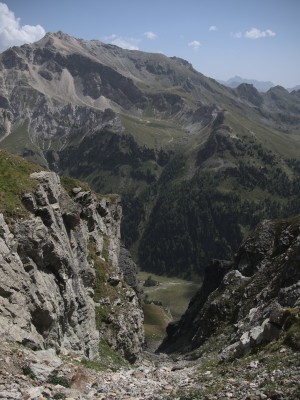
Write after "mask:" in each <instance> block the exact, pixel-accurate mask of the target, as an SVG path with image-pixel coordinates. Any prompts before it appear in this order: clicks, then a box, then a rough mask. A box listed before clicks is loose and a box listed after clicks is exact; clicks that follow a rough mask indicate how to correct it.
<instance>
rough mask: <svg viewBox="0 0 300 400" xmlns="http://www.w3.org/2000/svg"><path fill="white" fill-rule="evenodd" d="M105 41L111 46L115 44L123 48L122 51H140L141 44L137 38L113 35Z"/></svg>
mask: <svg viewBox="0 0 300 400" xmlns="http://www.w3.org/2000/svg"><path fill="white" fill-rule="evenodd" d="M104 40H105V41H106V42H108V43H110V44H114V45H115V46H119V47H122V49H128V50H138V49H139V48H138V44H139V43H140V41H141V40H140V39H135V38H123V37H122V36H117V35H115V34H112V35H110V36H107V37H105V38H104Z"/></svg>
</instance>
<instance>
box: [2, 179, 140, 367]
mask: <svg viewBox="0 0 300 400" xmlns="http://www.w3.org/2000/svg"><path fill="white" fill-rule="evenodd" d="M31 178H32V179H33V180H35V181H37V183H38V186H37V189H36V190H34V191H32V192H30V193H26V194H23V197H22V200H23V204H25V206H26V208H27V210H28V211H29V212H28V213H27V214H26V215H24V216H23V217H21V218H18V219H11V218H10V219H9V221H8V222H9V225H8V224H7V223H6V222H5V219H4V217H3V214H0V282H1V283H0V336H1V338H3V339H5V340H8V341H16V342H19V343H22V344H23V345H27V346H29V347H31V348H33V349H44V348H48V347H52V348H55V349H56V350H57V351H59V352H64V351H71V350H72V351H75V352H78V353H81V354H84V355H85V356H87V357H89V358H96V357H97V356H98V355H99V345H100V346H101V343H103V342H106V343H108V344H109V345H110V346H111V347H112V348H113V349H115V350H118V351H119V352H120V353H121V354H122V355H123V356H125V357H126V358H127V359H128V360H130V361H134V360H135V359H136V358H137V357H138V356H139V353H140V351H141V346H142V344H143V341H144V337H143V316H142V310H141V308H140V306H139V299H138V297H137V295H136V292H135V291H134V290H133V289H132V288H131V287H130V286H129V285H128V284H127V283H126V282H125V280H124V279H123V274H122V272H121V270H120V268H119V252H120V220H121V206H120V202H119V198H118V197H116V196H115V197H112V196H110V197H108V196H106V197H99V196H97V195H95V194H94V193H92V192H90V191H87V190H83V189H81V188H80V187H76V188H73V189H70V194H71V195H69V194H68V193H67V191H66V190H65V189H64V188H63V187H62V185H61V182H60V179H59V177H58V176H57V175H56V174H55V173H52V172H45V171H41V172H35V173H33V174H31Z"/></svg>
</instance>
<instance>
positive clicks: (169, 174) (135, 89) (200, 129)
mask: <svg viewBox="0 0 300 400" xmlns="http://www.w3.org/2000/svg"><path fill="white" fill-rule="evenodd" d="M0 73H1V82H0V96H1V97H0V116H1V117H0V140H1V146H2V147H4V148H6V149H8V150H10V151H13V152H16V153H18V154H20V155H22V156H25V157H27V158H28V159H30V160H33V161H37V162H39V163H40V164H42V165H44V166H46V167H50V168H52V169H54V170H55V171H57V172H59V173H63V174H67V175H71V176H73V177H76V178H79V179H81V180H87V181H88V182H89V183H90V184H91V185H92V187H93V188H94V189H95V190H97V191H98V192H104V193H111V192H119V193H120V194H121V195H122V198H123V203H124V219H123V227H122V232H123V237H124V240H125V242H126V244H127V245H128V246H130V247H131V250H132V251H133V254H134V257H135V259H136V260H137V261H138V262H139V264H140V266H141V267H142V268H145V269H146V270H149V271H151V270H153V271H154V272H158V273H171V274H172V273H175V272H174V271H176V274H180V275H188V274H190V275H192V274H193V273H197V274H199V273H200V274H202V273H203V269H204V266H205V264H206V263H207V262H208V260H209V259H210V258H211V256H212V255H213V254H218V256H219V257H221V258H222V257H225V256H226V257H228V256H229V253H231V252H233V251H234V250H235V249H236V248H237V245H238V243H239V241H241V240H242V238H243V236H244V235H245V233H246V232H247V231H248V230H249V229H250V228H251V227H253V226H254V225H255V223H256V222H258V220H259V219H260V218H261V217H277V216H278V217H282V216H288V214H290V215H291V214H292V213H297V212H299V211H300V209H299V206H298V205H297V201H296V197H297V194H298V192H297V190H298V189H297V187H298V186H297V182H298V181H297V174H298V172H297V171H298V160H299V150H300V141H299V137H300V136H299V132H300V118H299V110H300V97H299V95H298V92H293V93H288V92H287V91H285V90H284V89H283V88H282V89H280V88H279V87H274V88H271V89H270V90H269V91H268V92H267V93H265V94H263V93H259V92H258V91H257V90H256V89H255V88H254V87H253V86H251V85H249V84H242V85H240V86H239V87H238V88H236V89H230V88H226V87H224V86H222V85H221V84H219V83H218V82H216V81H215V80H213V79H211V78H207V77H205V76H204V75H202V74H201V73H199V72H197V71H196V70H194V69H193V67H192V66H191V65H190V64H189V63H188V62H186V61H184V60H181V59H178V58H176V57H171V58H169V57H166V56H164V55H162V54H153V53H150V54H148V53H144V52H141V51H134V50H124V49H121V48H118V47H117V46H113V45H107V44H103V43H101V42H98V41H84V40H81V39H75V38H72V37H70V36H69V35H66V34H63V33H62V32H58V33H56V34H55V33H49V34H47V35H46V36H45V37H44V38H43V39H41V40H40V41H39V42H36V43H34V44H32V45H23V46H21V47H14V48H11V49H9V50H7V51H6V52H3V53H2V54H1V55H0ZM275 170H276V171H279V172H278V173H277V174H278V176H279V177H280V182H281V186H280V189H279V188H276V185H275V180H276V178H275V173H274V171H275ZM201 187H202V189H201ZM169 193H173V198H171V197H170V196H169ZM284 193H285V194H284ZM286 193H290V196H289V198H288V199H287V198H286ZM205 197H206V198H210V199H211V201H212V205H211V206H209V205H208V206H207V208H206V211H205V212H204V211H203V209H202V208H200V209H198V205H199V204H202V203H203V204H206V202H207V200H206V199H205ZM164 201H167V204H168V210H167V213H166V210H164V206H163V204H164V203H163V202H164ZM228 202H229V204H235V205H234V208H233V209H232V212H233V214H234V215H235V217H234V218H233V222H232V232H234V235H233V237H231V235H230V232H229V230H228V231H227V232H226V229H224V228H223V225H224V223H225V225H227V222H226V221H227V218H231V217H230V216H229V214H228V212H227V211H226V207H227V203H228ZM180 204H181V206H179V205H180ZM185 204H189V205H193V207H192V208H190V206H189V207H185V206H184V205H185ZM196 210H198V211H197V212H196ZM206 213H208V215H206ZM161 214H163V215H168V219H166V220H165V223H164V227H163V226H161V224H160V221H159V219H158V218H157V216H158V215H161ZM175 215H180V218H179V219H180V220H182V221H181V222H182V224H183V225H178V226H177V223H175V226H174V219H175ZM253 215H254V217H253ZM251 219H252V220H251ZM161 220H162V219H161ZM195 221H197V223H196V224H195ZM181 226H192V227H193V228H192V230H193V232H192V230H190V228H189V229H188V230H187V231H186V230H185V231H186V232H187V235H185V236H186V237H185V239H184V240H181V239H180V235H181V234H183V232H182V233H180V232H181V230H182V228H181ZM203 226H205V227H206V229H207V230H208V232H209V234H208V235H206V234H205V233H204V228H203ZM174 229H175V230H176V231H177V232H178V236H177V238H176V239H175V237H174V235H173V236H172V235H171V233H172V231H173V232H174ZM165 230H166V231H165ZM154 232H155V235H154ZM195 232H197V234H195ZM155 237H157V239H155ZM166 237H168V239H167V240H165V238H166ZM208 237H215V238H216V240H213V241H210V245H209V246H208V248H209V249H210V250H207V249H205V248H204V247H205V246H206V245H205V244H204V243H206V241H207V238H208ZM156 240H157V242H156ZM149 243H152V245H151V246H150V245H149ZM160 247H162V248H161V249H160ZM166 249H167V250H166ZM175 249H176V251H177V253H176V254H177V257H176V259H175V258H174V257H173V256H172V254H173V252H174V251H175ZM180 249H181V250H180ZM184 254H191V255H192V256H191V259H190V261H189V262H187V263H185V261H184V257H183V255H184ZM172 259H173V261H172V262H171V261H170V260H172ZM172 264H173V265H174V266H175V267H174V269H173V267H172ZM185 264H186V265H185ZM172 270H173V272H172Z"/></svg>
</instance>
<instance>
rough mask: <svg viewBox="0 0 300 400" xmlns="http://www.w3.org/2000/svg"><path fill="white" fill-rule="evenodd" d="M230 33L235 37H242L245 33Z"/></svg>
mask: <svg viewBox="0 0 300 400" xmlns="http://www.w3.org/2000/svg"><path fill="white" fill-rule="evenodd" d="M230 35H231V36H232V37H233V38H234V39H240V38H241V37H242V36H243V35H242V32H231V33H230Z"/></svg>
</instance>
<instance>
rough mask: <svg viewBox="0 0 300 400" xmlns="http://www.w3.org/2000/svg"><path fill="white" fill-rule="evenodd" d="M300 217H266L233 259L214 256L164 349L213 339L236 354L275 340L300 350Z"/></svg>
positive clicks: (225, 354)
mask: <svg viewBox="0 0 300 400" xmlns="http://www.w3.org/2000/svg"><path fill="white" fill-rule="evenodd" d="M299 260H300V218H299V217H295V218H293V219H290V220H282V221H267V220H266V221H263V222H262V223H261V224H260V225H259V226H258V227H257V228H256V229H255V230H254V231H253V232H252V233H251V235H250V236H249V237H248V239H247V240H246V241H245V242H244V243H243V244H242V246H241V247H240V249H239V250H238V252H237V254H236V256H235V258H234V260H233V261H232V262H226V261H220V260H215V261H213V262H211V263H210V264H209V265H208V267H207V269H206V274H205V278H204V282H203V286H202V288H201V289H200V290H199V292H198V293H197V294H196V295H195V297H194V298H193V299H192V300H191V302H190V305H189V307H188V309H187V311H186V312H185V314H184V315H183V316H182V318H181V320H180V321H177V322H175V323H171V324H170V325H169V326H168V328H167V333H168V337H167V338H166V339H165V341H164V342H163V343H162V345H161V346H160V351H165V352H187V351H192V350H195V349H201V346H203V345H204V344H205V343H207V342H208V341H210V343H213V346H214V347H216V348H217V347H218V345H219V350H221V354H220V355H221V358H222V359H229V360H230V359H234V358H236V357H239V356H243V355H244V354H247V353H249V352H251V351H255V350H257V348H258V347H259V346H263V345H266V344H268V343H270V342H271V341H276V340H281V341H283V342H284V343H286V344H287V345H289V346H290V347H291V348H292V349H294V350H295V351H299V350H300V317H299V316H300V314H299V313H300V268H299Z"/></svg>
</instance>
